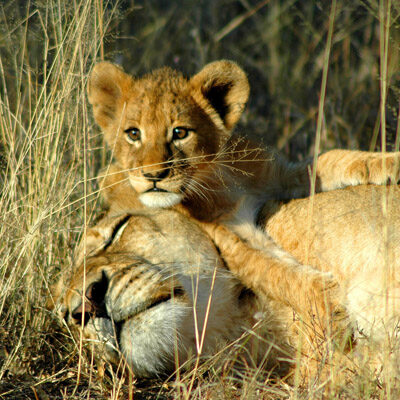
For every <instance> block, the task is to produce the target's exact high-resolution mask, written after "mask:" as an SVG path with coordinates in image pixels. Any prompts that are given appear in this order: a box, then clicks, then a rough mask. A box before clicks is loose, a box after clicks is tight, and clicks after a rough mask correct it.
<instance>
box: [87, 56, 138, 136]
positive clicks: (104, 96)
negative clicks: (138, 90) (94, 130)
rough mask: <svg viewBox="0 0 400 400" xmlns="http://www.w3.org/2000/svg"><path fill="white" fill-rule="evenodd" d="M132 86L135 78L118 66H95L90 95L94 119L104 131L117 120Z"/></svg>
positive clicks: (89, 88)
mask: <svg viewBox="0 0 400 400" xmlns="http://www.w3.org/2000/svg"><path fill="white" fill-rule="evenodd" d="M132 84H133V78H132V77H131V76H130V75H128V74H126V73H125V72H124V71H123V70H122V68H121V67H119V66H117V65H114V64H111V63H109V62H100V63H98V64H96V65H95V66H94V68H93V70H92V72H91V74H90V77H89V84H88V95H89V102H90V104H92V105H93V113H94V118H95V120H96V122H97V123H98V124H99V126H100V127H101V128H102V129H104V130H107V128H108V127H109V126H110V125H111V124H112V123H113V122H114V121H115V120H116V118H117V117H118V114H117V113H118V111H120V110H122V107H123V103H124V100H125V97H126V95H127V94H128V93H129V91H130V90H131V88H132Z"/></svg>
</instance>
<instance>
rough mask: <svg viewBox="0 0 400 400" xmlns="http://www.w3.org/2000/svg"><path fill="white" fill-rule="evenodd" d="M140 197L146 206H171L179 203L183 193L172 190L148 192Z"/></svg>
mask: <svg viewBox="0 0 400 400" xmlns="http://www.w3.org/2000/svg"><path fill="white" fill-rule="evenodd" d="M139 199H140V201H141V202H142V204H144V205H145V206H146V207H151V208H169V207H172V206H175V205H176V204H179V203H180V202H181V201H182V199H183V195H182V194H178V193H171V192H147V193H142V194H141V195H139Z"/></svg>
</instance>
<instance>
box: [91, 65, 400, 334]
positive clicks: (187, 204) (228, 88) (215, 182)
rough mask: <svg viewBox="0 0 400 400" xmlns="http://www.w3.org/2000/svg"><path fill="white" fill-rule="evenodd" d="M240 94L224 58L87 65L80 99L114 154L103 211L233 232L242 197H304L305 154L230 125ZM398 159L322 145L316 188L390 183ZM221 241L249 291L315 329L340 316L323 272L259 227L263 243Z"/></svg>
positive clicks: (245, 90) (244, 90)
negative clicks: (165, 64)
mask: <svg viewBox="0 0 400 400" xmlns="http://www.w3.org/2000/svg"><path fill="white" fill-rule="evenodd" d="M248 94H249V84H248V81H247V78H246V75H245V73H244V72H243V71H242V70H241V68H240V67H239V66H237V65H236V64H235V63H233V62H230V61H217V62H214V63H211V64H208V65H206V66H205V67H204V68H203V69H202V70H201V71H200V72H199V73H198V74H196V75H194V76H193V77H191V78H190V79H187V78H185V77H184V76H183V75H182V74H181V73H179V72H177V71H175V70H172V69H169V68H163V69H160V70H157V71H154V72H152V73H151V74H148V75H145V76H143V77H141V78H135V77H132V76H130V75H128V74H126V73H125V72H123V71H122V69H121V68H119V67H117V66H115V65H113V64H110V63H106V62H103V63H100V64H98V65H96V66H95V67H94V69H93V71H92V73H91V75H90V79H89V101H90V103H91V104H92V105H93V110H94V116H95V119H96V121H97V123H98V124H99V125H100V127H101V128H102V130H103V132H104V134H105V138H106V141H107V143H108V144H109V146H110V148H111V149H112V151H113V154H114V157H115V159H116V164H115V165H114V166H113V167H112V168H111V169H109V171H108V174H106V175H107V176H106V177H105V179H104V180H103V183H102V187H103V189H104V191H106V192H107V193H106V195H105V197H106V198H108V199H109V202H110V205H111V210H112V211H114V212H119V211H129V210H132V209H137V208H138V207H142V206H143V205H144V206H146V207H173V206H175V208H176V209H178V210H180V211H181V212H183V213H185V214H187V215H190V216H192V217H194V218H196V219H197V220H199V221H202V222H204V223H210V224H215V223H216V224H218V226H219V229H218V230H217V231H222V237H224V236H226V237H228V236H227V234H224V230H225V231H226V230H227V229H226V228H225V226H223V225H221V224H228V225H229V230H230V232H229V233H232V232H235V231H236V229H235V226H233V225H232V223H231V222H232V215H234V213H235V210H236V209H237V206H238V204H239V203H240V201H241V200H242V199H243V196H244V195H246V196H250V197H252V198H253V199H255V200H256V202H258V205H261V204H262V203H264V202H265V201H267V200H268V199H271V198H292V197H293V196H304V195H307V194H308V193H309V186H310V179H309V174H310V163H309V162H304V163H300V164H291V163H288V162H287V161H286V160H285V159H284V158H283V157H282V156H280V155H279V154H278V153H276V152H274V151H270V150H269V149H265V148H263V147H261V146H260V145H258V144H254V143H251V142H250V141H249V140H248V139H246V138H243V137H239V136H237V135H234V134H233V133H232V131H233V128H234V127H235V125H236V123H237V121H238V120H239V118H240V116H241V113H242V111H243V109H244V106H245V104H246V102H247V99H248ZM398 159H399V154H398V153H393V154H388V155H385V156H382V155H381V154H379V153H368V152H351V151H346V150H334V151H331V152H328V153H326V154H323V155H321V156H320V157H319V159H318V163H317V166H316V169H317V170H316V176H317V181H316V190H317V191H326V190H332V189H335V188H340V187H344V186H347V185H358V184H362V183H386V182H387V181H388V179H391V180H393V181H396V182H397V180H398V168H397V161H398ZM140 203H142V205H141V204H140ZM238 233H239V232H238ZM224 243H225V245H223V244H221V249H222V251H223V249H224V248H227V249H228V251H229V252H230V254H231V262H230V263H229V264H230V266H231V268H232V271H233V272H234V273H235V274H237V275H238V276H239V277H240V279H241V280H243V282H244V283H245V284H246V285H248V286H249V287H251V288H252V289H253V290H255V291H256V292H257V293H258V294H260V295H263V296H265V297H268V298H272V299H276V300H279V301H285V302H286V303H287V304H288V305H290V306H292V307H294V308H295V309H297V310H298V311H299V312H301V313H303V314H304V317H305V318H308V317H311V318H314V317H315V316H317V317H318V320H319V322H320V323H321V326H322V329H325V327H324V325H326V324H327V323H328V321H329V323H330V322H332V321H334V323H335V321H336V320H337V321H336V322H337V323H338V324H339V325H340V324H341V323H342V322H341V320H342V314H343V309H342V308H341V305H340V301H339V300H338V287H337V284H336V283H335V280H334V279H332V277H331V276H330V275H329V274H326V273H321V272H318V271H315V270H312V269H311V268H309V267H307V266H302V265H301V264H299V263H298V262H297V261H296V260H295V259H294V258H293V257H291V256H289V255H288V254H285V252H284V251H282V250H279V249H278V248H277V246H276V245H275V244H274V242H273V241H272V240H270V238H269V237H268V236H267V235H265V238H264V243H263V249H262V251H261V250H259V249H254V248H253V247H252V245H251V241H250V242H249V241H247V242H244V241H243V240H241V238H240V234H239V236H232V240H230V241H228V239H226V241H225V242H224ZM228 243H229V245H228ZM218 245H220V244H219V243H218ZM231 246H233V247H232V248H231ZM250 261H251V262H250ZM293 288H296V290H297V292H296V293H295V295H294V294H293Z"/></svg>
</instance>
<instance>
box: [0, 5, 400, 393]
mask: <svg viewBox="0 0 400 400" xmlns="http://www.w3.org/2000/svg"><path fill="white" fill-rule="evenodd" d="M332 10H333V8H332V9H331V3H330V2H326V1H317V2H314V1H294V0H281V1H278V0H271V1H246V0H226V1H211V0H210V1H208V0H207V1H204V2H197V1H195V0H186V1H185V6H184V7H183V6H182V4H180V2H161V1H156V0H149V1H139V2H135V3H133V2H128V1H113V2H111V1H106V0H103V1H102V0H85V1H83V0H74V1H71V2H69V1H68V2H67V1H65V2H64V1H58V0H48V1H41V0H37V1H31V2H25V1H22V0H20V1H18V0H5V1H3V2H2V3H1V4H0V56H1V58H0V96H1V100H0V168H1V171H0V184H1V185H2V191H1V195H0V215H1V224H0V239H1V240H0V254H1V258H0V342H1V345H0V398H10V399H26V398H29V399H47V398H51V399H53V398H68V399H70V398H77V399H78V398H79V399H80V398H82V399H83V398H127V397H129V396H130V397H132V396H133V397H134V398H155V397H156V396H158V395H159V396H160V398H171V397H172V398H184V399H186V398H199V399H200V398H201V399H204V398H206V399H207V398H210V399H211V398H227V399H239V398H243V399H251V398H255V399H258V398H265V399H278V398H279V399H281V398H288V399H289V398H290V399H295V398H296V399H297V398H321V397H322V396H323V382H316V383H315V384H314V385H313V386H312V387H308V388H293V387H290V386H288V385H286V384H285V383H284V382H277V383H272V382H271V381H269V380H268V379H267V378H268V376H267V377H266V376H265V375H264V372H265V371H260V370H257V368H250V367H249V370H248V371H247V372H246V373H244V375H243V376H241V377H238V376H232V375H231V374H230V373H229V370H230V364H231V363H230V360H231V359H232V357H234V350H232V349H228V350H227V351H226V352H225V353H224V354H223V355H221V356H219V357H217V358H218V359H219V361H218V362H216V361H215V360H214V361H215V362H214V361H210V362H209V363H208V364H205V365H202V364H199V365H196V369H195V370H193V371H190V370H189V371H187V372H183V371H182V373H181V374H180V375H179V379H176V380H175V381H170V382H168V383H162V382H157V381H156V382H132V381H129V379H123V378H121V377H119V376H118V374H116V373H115V374H113V373H107V374H105V375H104V376H103V377H101V374H100V372H101V370H102V368H101V366H98V365H96V363H95V361H94V360H93V359H92V358H91V357H90V355H88V354H90V352H86V350H85V349H83V350H82V351H80V350H79V343H77V342H75V341H74V340H73V339H72V336H71V335H70V334H69V332H68V330H67V329H66V328H65V327H62V326H60V323H59V321H58V320H57V318H56V317H55V315H54V314H53V313H51V312H49V311H48V310H47V309H46V302H47V301H48V300H49V298H50V291H49V288H50V285H51V284H52V283H54V282H55V281H56V280H57V278H58V276H59V273H60V271H61V270H65V269H68V268H69V267H70V265H71V257H72V254H73V250H74V248H75V245H76V243H77V241H78V240H79V238H80V235H81V234H82V232H83V230H84V229H85V227H86V226H87V225H88V224H90V222H91V221H92V220H93V218H94V217H95V216H96V215H97V214H98V213H99V211H98V210H100V209H101V199H99V197H98V193H97V191H96V184H95V179H94V177H95V176H96V173H97V172H98V170H99V169H100V168H101V167H103V166H105V165H106V164H107V162H108V161H109V160H108V158H109V155H108V153H107V152H106V150H105V149H104V148H103V142H102V138H101V135H100V133H99V131H98V129H97V128H95V127H94V126H93V122H92V117H91V115H90V114H89V113H88V105H87V99H86V94H85V87H86V78H87V73H88V71H89V70H90V69H91V66H92V65H93V63H94V62H95V61H96V60H98V59H101V58H103V57H104V56H105V58H106V59H109V60H113V61H117V62H120V63H122V64H123V65H124V66H125V69H127V70H130V72H132V73H142V72H144V71H148V70H149V69H152V68H156V67H159V66H161V65H170V66H173V67H176V68H179V69H182V70H183V71H184V72H186V73H188V74H191V73H193V72H195V71H196V70H198V69H199V68H200V67H201V66H202V65H204V64H205V63H207V62H208V61H211V60H215V59H219V58H229V59H234V60H236V61H238V62H239V64H241V65H242V66H243V68H244V69H245V70H246V71H248V74H249V79H250V83H251V87H252V94H251V101H250V104H249V107H248V108H247V111H246V112H245V115H244V118H243V119H242V126H241V127H240V129H241V130H242V131H246V133H248V134H251V135H253V136H255V137H257V138H259V139H261V140H263V142H264V143H266V144H268V145H273V146H276V147H278V148H279V149H280V150H282V151H283V152H284V153H286V154H288V155H289V157H290V158H292V159H294V160H298V159H301V158H302V157H304V156H309V155H312V154H314V149H315V148H320V150H322V151H324V150H327V149H330V148H333V147H343V148H362V149H368V148H369V149H375V148H379V149H382V150H383V151H386V150H388V151H389V150H392V149H393V148H398V147H399V140H400V135H399V133H400V132H399V130H400V118H399V113H400V108H399V100H400V67H399V66H400V57H399V43H400V30H399V16H400V5H399V3H398V2H397V1H392V2H391V1H389V0H381V1H380V2H379V4H376V3H375V2H372V1H360V2H348V1H343V0H338V1H337V4H336V9H335V10H333V11H332ZM332 13H333V14H332ZM330 17H331V19H330ZM332 17H334V20H332ZM330 21H331V23H330ZM330 28H331V31H330V32H331V34H329V35H328V31H329V29H330ZM329 37H330V38H331V40H332V43H331V44H330V42H329V40H328V39H327V38H329ZM327 48H329V50H330V53H328V52H327V51H326V49H327ZM324 71H325V72H326V74H325V72H324ZM323 72H324V74H323ZM322 76H324V77H325V78H326V79H325V78H324V79H322ZM321 82H322V86H321ZM321 87H322V90H321ZM323 92H326V95H325V101H323V98H322V96H321V97H320V93H323ZM320 99H321V102H320ZM319 105H320V107H318V106H319ZM321 105H323V107H322V106H321ZM317 121H318V128H316V122H317ZM315 132H317V135H316V134H315ZM316 138H317V144H315V143H316ZM221 360H222V361H221ZM78 366H79V367H78ZM206 371H207V372H206ZM266 379H267V380H266ZM394 389H395V388H391V387H389V388H388V387H387V386H386V387H384V386H381V385H380V384H379V382H377V380H376V376H374V375H373V374H372V373H371V372H368V369H367V368H365V370H364V369H361V368H360V369H359V370H357V371H355V373H354V378H353V381H352V382H351V384H350V385H347V386H344V387H342V388H341V390H340V391H336V392H331V393H329V392H328V393H327V392H325V395H324V396H325V397H326V398H332V399H335V398H337V399H339V398H360V399H367V398H377V399H378V398H382V399H383V398H385V399H388V398H396V394H395V393H396V392H395V391H394Z"/></svg>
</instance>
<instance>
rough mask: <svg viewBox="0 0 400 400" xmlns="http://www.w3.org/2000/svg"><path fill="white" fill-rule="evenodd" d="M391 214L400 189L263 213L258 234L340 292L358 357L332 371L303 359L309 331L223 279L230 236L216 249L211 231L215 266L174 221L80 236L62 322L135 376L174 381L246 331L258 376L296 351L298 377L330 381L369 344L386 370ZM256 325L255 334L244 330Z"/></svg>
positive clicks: (188, 225)
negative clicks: (177, 372) (321, 273)
mask: <svg viewBox="0 0 400 400" xmlns="http://www.w3.org/2000/svg"><path fill="white" fill-rule="evenodd" d="M311 204H312V207H311ZM399 206H400V190H399V189H398V188H395V187H390V188H382V187H373V186H366V187H355V188H348V189H343V190H338V191H333V192H329V193H321V194H318V195H316V196H315V198H314V199H313V200H312V203H311V200H310V199H304V200H294V201H291V202H290V203H288V204H285V205H276V208H275V210H274V211H271V210H272V207H271V205H270V207H269V208H268V210H267V211H268V212H269V214H268V215H266V214H264V222H265V226H266V228H267V230H268V233H269V234H270V235H271V236H272V238H273V239H274V240H275V241H276V242H277V243H279V244H280V245H281V246H282V248H284V249H285V250H287V251H290V252H292V253H293V254H294V255H296V257H298V259H299V260H300V261H302V262H304V263H310V264H311V265H313V266H315V267H316V268H319V269H321V270H325V271H330V272H332V273H333V274H334V276H335V277H336V278H337V280H338V281H339V282H340V286H341V291H342V296H343V297H342V298H343V302H344V303H345V305H346V307H347V309H348V310H349V315H350V320H351V323H352V325H353V326H354V327H355V328H356V329H355V331H356V337H355V345H356V346H355V354H354V357H355V358H354V357H353V356H352V355H350V354H349V355H347V356H346V357H345V358H342V359H340V363H339V364H338V365H331V364H330V363H332V360H330V359H329V358H328V359H325V357H326V355H327V354H326V353H325V351H326V347H325V346H318V345H319V343H318V342H317V341H314V342H313V343H311V347H312V349H311V351H310V349H307V346H308V344H307V340H308V338H309V337H308V336H307V335H306V336H304V334H303V333H304V332H306V333H307V330H308V328H311V329H313V327H308V326H307V325H305V326H303V325H302V324H301V323H299V321H298V320H297V319H296V318H294V316H295V313H294V312H293V310H292V309H291V308H290V307H287V306H286V303H282V302H279V301H276V300H269V299H266V298H265V297H262V298H257V297H256V296H253V295H251V294H248V293H247V294H246V292H243V286H242V284H241V283H240V282H239V281H238V280H237V278H236V277H234V276H233V275H232V274H231V273H230V272H229V271H228V270H226V269H225V267H224V263H226V264H227V266H228V267H229V269H230V270H234V269H235V268H232V265H231V264H230V262H231V261H233V262H234V263H236V262H237V255H236V254H233V253H234V252H235V251H236V250H235V247H230V246H229V245H227V246H226V247H225V244H226V243H228V244H229V241H230V240H231V238H230V237H229V236H228V237H227V236H226V233H227V234H228V235H231V234H232V233H231V232H230V231H227V232H225V233H224V237H219V233H220V231H219V229H220V227H219V226H217V227H216V230H214V231H212V234H213V236H214V238H215V239H216V240H217V242H219V250H220V251H221V255H222V257H224V258H223V260H221V255H220V254H219V253H218V252H217V250H216V247H215V244H213V243H212V242H211V241H210V238H209V237H208V236H206V235H205V233H204V232H202V230H201V229H200V228H199V226H198V225H197V223H196V222H195V221H194V220H193V219H191V218H190V217H185V216H183V215H182V214H181V213H178V212H176V211H172V210H144V211H142V212H138V211H137V212H136V213H132V214H128V215H127V214H121V215H113V216H107V217H105V218H104V219H103V220H101V221H100V222H99V223H98V224H97V225H96V226H95V227H93V228H91V229H90V230H88V232H87V235H86V238H85V239H84V240H83V241H82V244H81V247H80V249H79V251H78V255H77V257H76V260H77V262H76V264H75V267H74V268H73V270H72V274H71V277H70V278H67V279H65V281H67V282H64V284H63V285H65V283H66V286H67V289H66V294H65V295H64V297H63V304H64V308H65V311H67V312H66V318H67V321H68V322H69V323H70V324H71V325H72V326H75V327H80V326H81V324H82V317H83V316H84V329H83V333H84V337H85V338H86V339H91V340H95V341H96V342H97V343H98V346H102V347H103V351H101V352H97V353H98V354H103V355H104V356H105V357H106V359H108V360H109V361H111V362H113V363H116V364H117V365H118V363H120V362H121V360H123V359H125V360H127V362H128V364H129V365H130V368H131V369H132V370H133V371H134V373H135V374H136V375H137V376H150V375H155V374H156V375H157V374H160V373H165V372H172V371H173V370H174V368H176V367H177V366H178V365H182V364H183V363H184V362H185V361H186V360H187V359H188V358H189V357H190V354H197V353H198V352H199V353H201V355H202V356H209V355H212V354H214V353H215V352H216V350H217V349H220V348H221V346H224V345H225V344H227V343H229V342H232V341H234V340H237V339H238V338H239V337H241V335H243V334H244V333H245V332H249V331H254V332H257V335H260V337H261V338H263V339H262V340H261V341H260V342H258V344H257V346H258V347H257V346H256V347H255V348H258V351H256V352H255V353H254V352H253V353H252V354H253V355H252V357H254V361H255V362H257V360H258V361H260V360H261V359H262V358H263V356H264V355H265V353H266V352H267V353H268V354H269V355H268V360H269V363H268V365H267V366H266V367H265V368H278V369H277V372H279V373H286V371H287V366H288V365H290V364H291V362H290V360H291V359H293V358H295V357H296V350H297V349H298V347H299V346H300V345H301V346H302V348H303V350H305V353H304V355H305V356H304V358H302V360H301V365H302V366H303V368H304V369H305V370H307V369H309V368H310V366H311V368H313V370H312V371H310V370H309V371H308V373H309V374H311V373H315V371H318V370H320V367H321V365H319V367H318V368H317V369H315V368H314V367H313V360H312V358H310V357H314V358H316V359H317V360H321V359H325V361H324V362H325V363H328V365H327V368H326V372H328V373H330V374H331V376H330V379H334V378H335V375H337V372H336V369H335V368H338V370H340V369H341V368H344V365H345V364H343V362H344V361H345V360H346V359H348V360H351V362H350V365H352V366H353V367H354V363H357V362H358V360H357V350H358V347H359V341H361V342H362V341H363V340H364V341H365V339H368V343H369V344H371V343H372V344H373V343H375V344H377V346H378V347H373V346H372V348H373V349H374V350H377V349H378V352H377V353H376V354H375V358H378V359H379V358H381V357H383V352H382V351H381V350H382V348H383V346H384V344H385V343H386V342H389V343H393V345H394V346H393V348H392V349H390V350H391V351H392V354H393V356H392V357H393V359H394V360H396V359H397V355H398V345H397V342H398V340H397V329H398V328H397V326H398V324H399V322H400V308H399V307H398V304H397V302H398V301H399V300H398V299H399V298H400V297H399V289H400V285H399V262H398V257H397V258H396V255H397V254H398V249H399V248H400V217H399V216H398V213H397V210H398V207H399ZM237 216H238V218H240V212H239V213H238V214H237ZM307 222H309V223H307ZM240 223H242V226H241V234H242V235H243V237H246V230H245V229H244V226H245V225H246V224H247V225H248V226H247V229H248V231H247V235H248V236H249V237H250V238H251V239H252V240H253V244H254V246H255V247H258V248H260V249H262V246H263V242H264V240H265V235H264V234H259V233H258V232H255V231H254V229H255V228H254V227H252V226H250V224H248V223H247V219H245V220H244V221H238V224H240ZM383 232H386V236H385V234H383ZM84 253H86V254H87V257H86V263H85V264H84V262H83V259H84V257H83V255H84ZM239 270H240V268H239ZM238 274H240V271H238ZM235 275H236V273H235ZM280 278H281V279H286V278H285V276H281V277H280ZM260 279H261V278H260ZM262 279H265V277H262ZM271 279H274V277H271ZM274 281H275V282H277V280H276V279H275V280H274ZM63 285H61V286H63ZM297 290H298V288H296V287H294V286H293V291H294V292H295V293H296V292H297ZM82 293H84V294H85V297H84V301H85V304H84V305H82V300H83V298H82ZM210 296H211V297H210ZM210 298H211V299H212V301H211V303H209V299H210ZM209 304H211V308H210V309H209V311H207V308H208V305H209ZM193 309H194V310H195V313H193ZM193 315H196V316H197V320H196V322H195V319H194V317H193ZM206 315H207V316H206ZM260 320H262V321H260ZM205 321H207V322H205ZM261 322H263V323H261ZM196 324H197V325H196ZM254 324H257V327H256V328H254V329H252V326H253V325H254ZM116 326H118V329H117V328H116ZM204 326H206V331H205V332H206V333H205V336H204V342H203V346H202V347H201V349H200V351H199V337H201V333H202V332H203V327H204ZM117 332H118V333H117ZM196 332H197V333H196ZM388 338H389V339H390V338H391V339H390V340H387V339H388ZM254 341H257V340H256V337H253V339H252V341H250V342H247V341H246V340H245V341H244V343H247V344H246V345H245V348H246V346H251V345H255V344H256V343H255V342H254ZM271 343H272V344H273V345H274V346H273V348H275V350H271V348H270V344H271ZM313 346H314V347H313ZM176 352H177V353H176ZM176 354H178V357H176ZM282 358H284V359H286V360H287V362H286V363H285V362H283V361H282ZM381 361H382V360H381ZM288 363H289V364H288Z"/></svg>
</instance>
